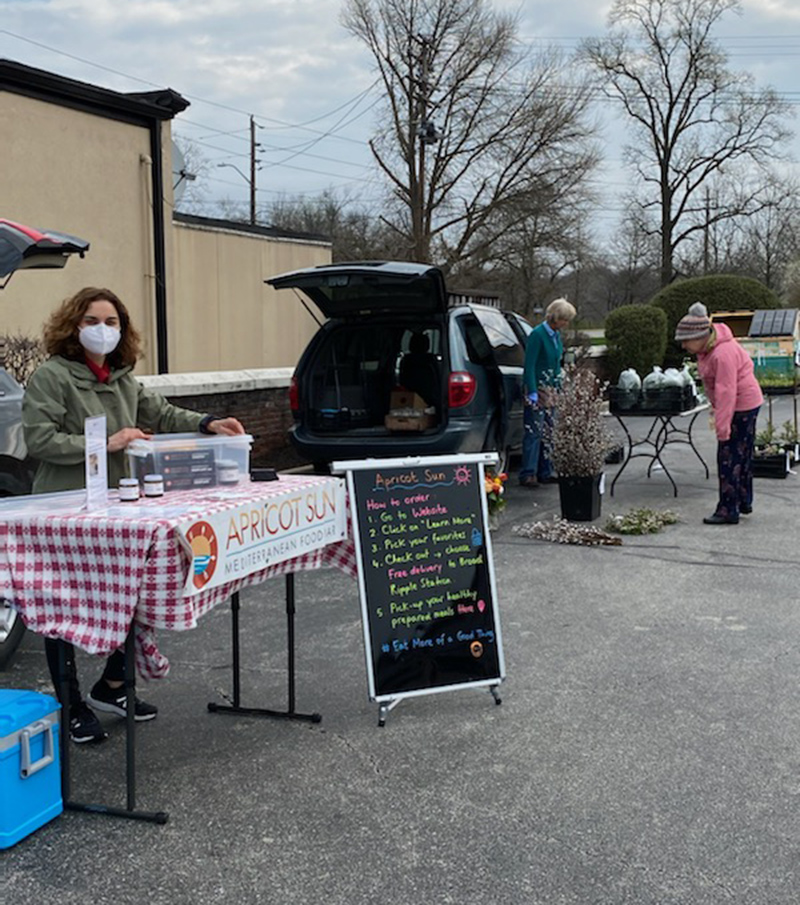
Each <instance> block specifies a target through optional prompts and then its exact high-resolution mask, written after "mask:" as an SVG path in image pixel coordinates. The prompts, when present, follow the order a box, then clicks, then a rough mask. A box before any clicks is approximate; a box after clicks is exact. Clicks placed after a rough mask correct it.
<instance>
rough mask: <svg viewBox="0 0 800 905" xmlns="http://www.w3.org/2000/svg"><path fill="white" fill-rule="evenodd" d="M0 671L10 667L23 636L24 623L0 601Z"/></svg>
mask: <svg viewBox="0 0 800 905" xmlns="http://www.w3.org/2000/svg"><path fill="white" fill-rule="evenodd" d="M0 607H2V612H0V624H1V625H0V627H1V628H2V631H0V670H5V669H7V668H8V667H9V666H10V665H11V661H12V659H13V658H14V654H16V652H17V648H18V647H19V643H20V641H22V636H23V635H24V634H25V623H24V622H23V621H22V617H21V616H20V615H19V614H18V613H17V612H16V611H15V610H13V609H12V608H11V607H10V606H8V604H7V603H6V602H5V601H3V600H0Z"/></svg>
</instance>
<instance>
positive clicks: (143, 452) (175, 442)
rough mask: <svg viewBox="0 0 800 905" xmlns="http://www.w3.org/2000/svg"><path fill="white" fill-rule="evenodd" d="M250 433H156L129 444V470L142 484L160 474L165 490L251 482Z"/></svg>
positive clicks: (251, 440) (251, 442) (127, 451)
mask: <svg viewBox="0 0 800 905" xmlns="http://www.w3.org/2000/svg"><path fill="white" fill-rule="evenodd" d="M252 445H253V438H252V437H251V436H250V434H239V435H236V436H233V437H221V436H218V435H217V434H214V435H212V436H208V435H207V434H154V435H153V436H152V437H151V438H150V439H149V440H133V441H132V442H131V443H129V444H128V448H127V449H126V453H127V455H128V471H129V473H130V475H131V477H133V478H137V479H138V480H139V483H140V484H142V483H143V482H144V476H145V475H147V474H160V475H162V476H163V478H164V489H165V490H189V489H191V488H194V487H216V486H217V485H223V486H224V485H229V484H238V483H239V482H240V481H249V480H250V449H251V447H252Z"/></svg>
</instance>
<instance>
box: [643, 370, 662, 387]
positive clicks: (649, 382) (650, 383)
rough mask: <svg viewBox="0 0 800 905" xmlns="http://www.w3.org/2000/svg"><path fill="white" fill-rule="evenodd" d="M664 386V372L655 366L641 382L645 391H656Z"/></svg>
mask: <svg viewBox="0 0 800 905" xmlns="http://www.w3.org/2000/svg"><path fill="white" fill-rule="evenodd" d="M663 385H664V372H663V371H662V370H661V368H659V366H658V365H656V366H655V367H654V368H653V370H652V371H651V372H650V373H649V374H648V375H647V377H645V379H644V380H643V381H642V388H643V389H644V390H645V391H647V390H657V389H659V388H660V387H662V386H663Z"/></svg>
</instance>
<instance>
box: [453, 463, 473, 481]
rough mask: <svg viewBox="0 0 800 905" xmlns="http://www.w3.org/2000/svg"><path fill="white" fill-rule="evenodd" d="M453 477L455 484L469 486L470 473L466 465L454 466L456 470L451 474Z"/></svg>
mask: <svg viewBox="0 0 800 905" xmlns="http://www.w3.org/2000/svg"><path fill="white" fill-rule="evenodd" d="M453 476H454V478H455V482H456V484H462V485H464V484H469V482H470V481H471V480H472V472H471V471H470V470H469V466H468V465H458V466H456V469H455V471H454V472H453Z"/></svg>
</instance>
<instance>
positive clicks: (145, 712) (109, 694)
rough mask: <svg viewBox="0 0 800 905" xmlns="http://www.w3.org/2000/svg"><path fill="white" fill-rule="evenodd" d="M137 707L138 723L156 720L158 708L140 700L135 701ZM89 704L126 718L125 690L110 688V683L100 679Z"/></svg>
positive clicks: (95, 684)
mask: <svg viewBox="0 0 800 905" xmlns="http://www.w3.org/2000/svg"><path fill="white" fill-rule="evenodd" d="M134 700H135V701H136V706H135V708H134V715H133V718H134V719H135V720H136V722H137V723H143V722H144V721H145V720H154V719H155V718H156V714H157V713H158V707H156V706H155V705H154V704H148V703H147V701H140V700H139V698H135V699H134ZM89 703H90V704H91V705H92V707H96V708H97V709H98V710H102V711H103V712H104V713H116V715H117V716H125V714H126V713H127V711H126V709H125V704H126V697H125V689H124V688H122V687H120V688H110V687H109V686H108V683H107V682H106V681H105V680H103V679H100V680H98V681H97V682H95V683H94V688H92V690H91V692H90V694H89Z"/></svg>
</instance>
